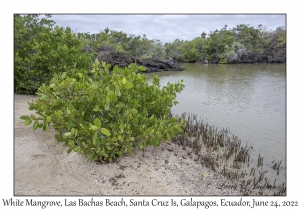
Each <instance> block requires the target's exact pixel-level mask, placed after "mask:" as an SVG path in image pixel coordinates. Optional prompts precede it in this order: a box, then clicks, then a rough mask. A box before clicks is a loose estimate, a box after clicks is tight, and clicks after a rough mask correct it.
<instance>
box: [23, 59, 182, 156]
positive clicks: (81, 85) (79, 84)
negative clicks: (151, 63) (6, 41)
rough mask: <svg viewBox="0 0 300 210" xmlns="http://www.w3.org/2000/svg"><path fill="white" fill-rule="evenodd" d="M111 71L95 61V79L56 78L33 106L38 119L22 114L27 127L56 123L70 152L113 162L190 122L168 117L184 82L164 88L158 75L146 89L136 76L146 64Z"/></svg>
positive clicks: (78, 74)
mask: <svg viewBox="0 0 300 210" xmlns="http://www.w3.org/2000/svg"><path fill="white" fill-rule="evenodd" d="M109 68H110V65H108V64H105V63H102V64H100V63H99V62H98V61H97V60H96V61H95V63H94V64H93V67H92V70H91V72H90V74H91V76H89V75H88V74H87V73H86V72H78V71H76V70H75V71H72V72H73V74H69V76H68V74H67V73H66V72H64V73H62V74H54V77H53V78H52V79H51V81H50V84H49V85H43V86H41V87H40V88H39V91H38V95H39V97H38V99H36V101H33V102H31V103H29V109H31V110H36V113H37V114H38V116H35V115H30V116H22V117H21V119H23V120H24V124H25V125H26V126H28V125H31V124H32V123H33V129H34V130H35V129H37V128H42V129H43V130H44V131H48V130H50V129H49V127H50V123H52V124H53V126H54V129H55V130H56V132H57V133H56V134H55V137H56V139H57V140H58V141H60V142H64V145H65V146H68V147H69V149H68V153H70V152H71V151H75V152H78V153H80V154H83V155H86V156H88V159H89V160H90V161H93V160H96V159H98V160H108V161H112V160H113V159H114V158H116V157H121V156H122V155H124V153H130V154H131V153H132V151H133V147H134V145H135V144H134V143H135V142H136V143H137V145H138V148H139V149H145V148H146V146H148V145H152V146H155V147H156V146H159V145H160V143H161V141H170V139H171V138H173V137H175V136H176V135H177V134H178V133H181V132H182V128H183V127H184V126H185V123H186V122H185V121H181V122H179V121H178V119H177V118H176V117H169V113H170V110H171V107H172V106H173V105H176V104H177V101H176V94H177V93H179V92H180V91H181V90H182V89H183V87H184V85H183V84H182V82H183V81H180V82H178V83H177V84H170V83H168V84H167V85H166V86H164V87H160V81H159V78H158V77H157V76H156V77H154V79H153V81H152V84H151V85H148V83H147V78H146V77H145V76H143V75H141V74H140V73H138V72H139V71H144V70H145V68H144V67H142V66H138V67H137V66H136V65H135V64H131V65H130V66H129V67H128V68H124V69H121V68H118V67H117V66H115V67H114V69H113V71H112V72H110V71H109Z"/></svg>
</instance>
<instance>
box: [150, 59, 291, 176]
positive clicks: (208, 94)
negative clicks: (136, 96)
mask: <svg viewBox="0 0 300 210" xmlns="http://www.w3.org/2000/svg"><path fill="white" fill-rule="evenodd" d="M181 66H183V67H184V68H185V70H184V71H181V72H157V73H150V74H147V77H148V78H149V79H151V78H153V77H154V75H158V76H159V78H160V81H161V85H162V86H164V85H166V84H167V82H173V83H175V82H178V81H179V80H180V79H184V85H185V88H184V90H183V91H182V92H181V93H180V94H178V95H177V101H178V102H179V104H178V105H176V106H175V107H174V108H172V112H173V113H175V114H181V113H183V112H187V113H188V112H191V113H195V114H196V115H197V116H198V118H199V119H200V118H201V119H207V122H208V124H210V125H214V126H218V127H219V128H228V129H229V130H230V131H231V132H232V133H233V134H234V135H237V136H238V137H239V139H241V141H242V143H244V145H245V144H246V143H247V144H248V145H251V146H253V151H252V152H251V158H253V159H254V160H253V162H255V163H256V164H257V156H258V154H259V153H260V155H261V156H263V157H264V169H266V170H268V174H269V173H272V171H273V170H272V169H271V168H270V165H271V162H272V161H273V160H275V161H276V162H278V161H280V160H282V163H281V166H283V168H284V167H285V166H286V65H285V64H234V65H217V64H209V65H203V64H181ZM254 157H255V158H254ZM271 177H273V178H276V179H277V180H280V181H285V170H282V171H281V172H280V175H279V176H277V175H276V174H275V175H272V176H271Z"/></svg>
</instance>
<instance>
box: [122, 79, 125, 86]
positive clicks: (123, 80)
mask: <svg viewBox="0 0 300 210" xmlns="http://www.w3.org/2000/svg"><path fill="white" fill-rule="evenodd" d="M122 83H123V85H125V83H126V78H125V77H124V78H123V79H122Z"/></svg>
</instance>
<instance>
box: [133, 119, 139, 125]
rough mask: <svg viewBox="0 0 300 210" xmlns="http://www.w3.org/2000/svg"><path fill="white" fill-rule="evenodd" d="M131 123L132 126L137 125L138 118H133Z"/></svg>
mask: <svg viewBox="0 0 300 210" xmlns="http://www.w3.org/2000/svg"><path fill="white" fill-rule="evenodd" d="M133 125H134V126H137V125H138V119H136V118H134V119H133Z"/></svg>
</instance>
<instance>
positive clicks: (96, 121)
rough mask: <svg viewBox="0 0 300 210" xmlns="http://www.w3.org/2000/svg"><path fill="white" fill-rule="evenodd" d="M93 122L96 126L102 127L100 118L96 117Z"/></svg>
mask: <svg viewBox="0 0 300 210" xmlns="http://www.w3.org/2000/svg"><path fill="white" fill-rule="evenodd" d="M93 123H94V125H95V126H96V127H98V128H101V121H100V119H99V118H95V119H94V121H93Z"/></svg>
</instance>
